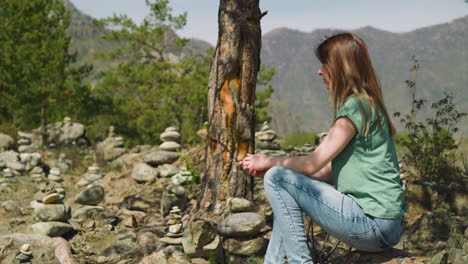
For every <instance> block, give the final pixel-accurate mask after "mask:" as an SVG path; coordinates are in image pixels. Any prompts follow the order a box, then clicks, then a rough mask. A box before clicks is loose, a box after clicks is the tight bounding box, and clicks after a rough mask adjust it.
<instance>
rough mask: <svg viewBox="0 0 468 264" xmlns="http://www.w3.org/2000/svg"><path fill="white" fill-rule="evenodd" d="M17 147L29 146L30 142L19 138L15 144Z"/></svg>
mask: <svg viewBox="0 0 468 264" xmlns="http://www.w3.org/2000/svg"><path fill="white" fill-rule="evenodd" d="M17 144H18V145H20V146H21V145H29V144H31V140H29V139H26V138H21V139H20V140H18V142H17Z"/></svg>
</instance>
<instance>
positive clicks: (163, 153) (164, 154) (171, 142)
mask: <svg viewBox="0 0 468 264" xmlns="http://www.w3.org/2000/svg"><path fill="white" fill-rule="evenodd" d="M159 138H160V139H161V141H162V142H163V143H162V144H161V145H160V146H159V149H160V150H156V151H152V152H150V153H148V154H146V155H145V156H144V157H143V159H144V161H145V163H147V164H149V165H151V166H153V167H158V166H161V165H164V164H172V163H173V162H174V161H176V160H178V159H179V153H178V152H177V150H178V149H180V144H179V143H178V141H179V140H180V133H179V132H178V131H177V129H176V128H175V127H168V128H166V129H165V130H164V132H163V133H161V135H160V136H159Z"/></svg>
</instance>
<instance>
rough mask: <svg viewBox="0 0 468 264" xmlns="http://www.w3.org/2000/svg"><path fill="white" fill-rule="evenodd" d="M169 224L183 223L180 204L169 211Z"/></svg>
mask: <svg viewBox="0 0 468 264" xmlns="http://www.w3.org/2000/svg"><path fill="white" fill-rule="evenodd" d="M167 224H168V225H176V224H182V210H180V208H179V207H178V206H174V207H172V210H171V211H169V215H168V220H167Z"/></svg>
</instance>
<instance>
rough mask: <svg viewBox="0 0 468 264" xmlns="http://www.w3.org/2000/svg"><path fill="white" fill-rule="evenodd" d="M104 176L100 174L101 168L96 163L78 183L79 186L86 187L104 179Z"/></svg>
mask: <svg viewBox="0 0 468 264" xmlns="http://www.w3.org/2000/svg"><path fill="white" fill-rule="evenodd" d="M103 177H104V175H103V174H102V173H100V167H99V166H98V165H97V164H96V163H94V164H93V165H91V166H90V167H88V171H87V172H86V173H85V175H84V176H83V178H82V179H81V180H80V181H79V182H78V186H80V187H82V186H86V185H88V184H91V183H94V182H95V181H98V180H100V179H102V178H103Z"/></svg>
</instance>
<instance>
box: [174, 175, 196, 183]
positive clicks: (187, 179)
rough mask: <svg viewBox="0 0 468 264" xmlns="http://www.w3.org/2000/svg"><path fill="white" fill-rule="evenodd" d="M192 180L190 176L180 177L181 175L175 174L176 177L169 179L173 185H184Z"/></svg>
mask: <svg viewBox="0 0 468 264" xmlns="http://www.w3.org/2000/svg"><path fill="white" fill-rule="evenodd" d="M192 180H193V176H192V175H191V174H190V175H182V173H177V174H176V175H174V176H172V177H171V182H172V184H174V185H182V184H186V183H188V182H190V181H192Z"/></svg>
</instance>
